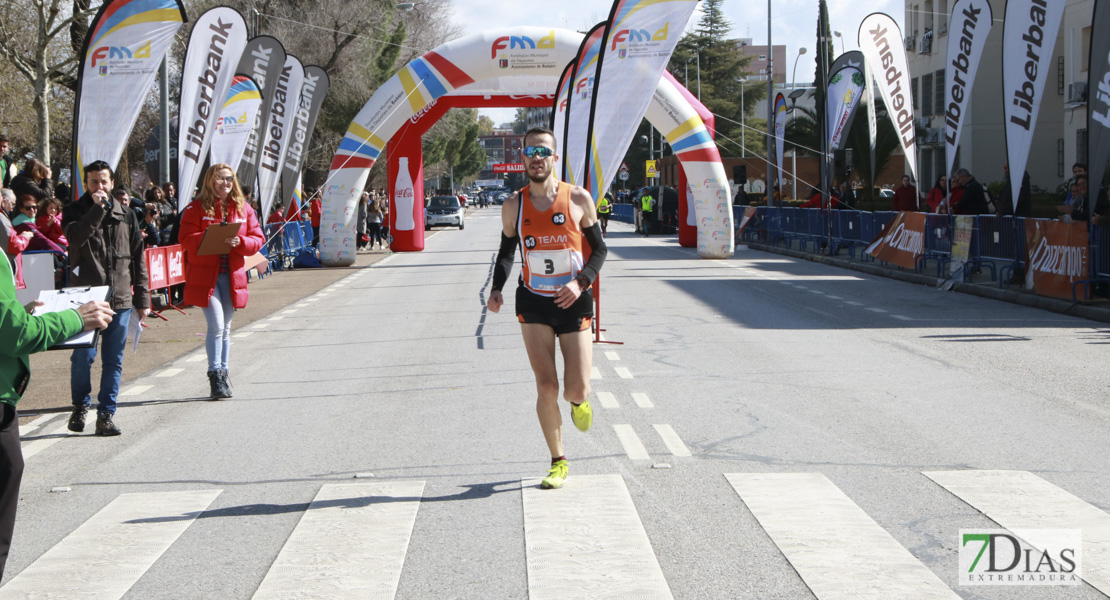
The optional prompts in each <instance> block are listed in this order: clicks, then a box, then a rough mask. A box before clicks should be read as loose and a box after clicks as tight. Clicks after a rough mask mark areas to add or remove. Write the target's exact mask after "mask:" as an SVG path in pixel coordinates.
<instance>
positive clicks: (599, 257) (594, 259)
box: [580, 223, 609, 284]
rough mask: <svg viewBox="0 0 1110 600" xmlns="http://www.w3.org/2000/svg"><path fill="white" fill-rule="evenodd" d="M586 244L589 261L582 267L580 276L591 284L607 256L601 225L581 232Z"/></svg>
mask: <svg viewBox="0 0 1110 600" xmlns="http://www.w3.org/2000/svg"><path fill="white" fill-rule="evenodd" d="M582 234H583V236H585V238H586V243H588V244H589V245H590V260H587V261H586V264H585V266H583V267H582V272H581V273H580V275H585V276H586V278H587V279H589V280H590V283H591V284H592V283H593V282H594V281H596V280H597V274H598V273H599V272H600V271H601V265H603V264H605V257H606V256H608V255H609V248H607V247H606V246H605V238H603V237H601V223H594V224H593V225H590V226H589V227H588V228H586V229H585V230H584V231H583V232H582Z"/></svg>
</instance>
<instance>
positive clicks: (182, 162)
mask: <svg viewBox="0 0 1110 600" xmlns="http://www.w3.org/2000/svg"><path fill="white" fill-rule="evenodd" d="M246 45H247V24H246V22H244V21H243V17H242V15H240V14H239V12H238V11H236V10H235V9H233V8H228V7H226V6H217V7H215V8H213V9H210V10H209V11H207V12H205V13H204V14H203V15H201V16H200V18H198V19H197V22H196V25H194V26H193V32H192V34H190V35H189V46H188V49H186V51H185V63H184V65H182V67H181V102H180V104H179V105H178V109H177V115H178V117H177V118H178V121H177V130H178V132H179V133H178V135H177V189H178V194H177V203H178V207H177V208H178V210H184V209H185V206H186V205H187V204H189V201H190V200H192V198H193V188H194V187H195V186H196V183H197V179H198V178H199V177H200V169H201V167H202V166H203V165H204V159H205V158H207V156H208V148H209V147H210V146H211V144H212V138H213V137H214V136H213V130H214V129H215V128H216V121H217V120H218V119H219V118H220V112H221V109H222V107H221V106H220V100H222V99H224V98H226V97H227V91H228V89H230V88H231V81H232V80H233V79H234V78H235V68H236V66H237V65H238V64H239V59H240V57H241V56H242V55H243V49H244V48H245V47H246Z"/></svg>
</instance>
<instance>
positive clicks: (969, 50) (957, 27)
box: [944, 0, 1020, 189]
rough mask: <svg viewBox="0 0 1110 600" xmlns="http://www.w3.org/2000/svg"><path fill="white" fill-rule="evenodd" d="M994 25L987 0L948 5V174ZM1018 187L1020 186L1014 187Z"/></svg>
mask: <svg viewBox="0 0 1110 600" xmlns="http://www.w3.org/2000/svg"><path fill="white" fill-rule="evenodd" d="M993 25H994V15H993V14H992V13H991V3H990V2H989V0H956V3H955V4H953V5H952V18H951V25H950V29H949V31H948V54H946V55H945V56H947V57H948V65H949V68H948V77H947V78H948V80H949V83H948V87H947V89H946V90H945V96H944V99H945V105H944V151H945V154H944V162H945V164H944V173H945V175H951V174H952V165H954V164H956V151H957V150H958V149H959V147H960V134H961V133H962V132H963V128H964V115H965V114H967V107H968V101H970V100H971V88H972V87H974V86H975V75H976V73H977V72H978V71H979V61H980V59H982V58H983V48H986V47H987V37H988V36H989V35H990V33H991V27H992V26H993ZM1016 189H1020V188H1016Z"/></svg>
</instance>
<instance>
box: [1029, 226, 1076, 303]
mask: <svg viewBox="0 0 1110 600" xmlns="http://www.w3.org/2000/svg"><path fill="white" fill-rule="evenodd" d="M1025 247H1026V252H1028V253H1029V256H1028V260H1027V262H1026V263H1025V264H1027V265H1029V268H1028V269H1027V270H1026V275H1025V287H1026V289H1031V290H1034V291H1035V292H1036V293H1038V294H1041V295H1044V296H1053V297H1055V298H1066V299H1070V298H1071V297H1072V296H1071V290H1072V285H1074V284H1075V282H1077V281H1081V280H1084V279H1087V276H1088V274H1089V273H1088V266H1087V261H1088V249H1089V247H1088V245H1087V223H1086V222H1083V221H1076V222H1072V223H1063V222H1060V221H1047V220H1042V219H1026V220H1025Z"/></svg>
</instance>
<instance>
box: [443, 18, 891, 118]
mask: <svg viewBox="0 0 1110 600" xmlns="http://www.w3.org/2000/svg"><path fill="white" fill-rule="evenodd" d="M610 6H611V4H610V2H608V1H606V0H558V1H557V2H551V3H547V2H538V3H537V2H506V1H505V0H454V12H455V14H454V19H455V21H456V22H459V23H462V24H463V25H464V26H465V27H466V28H467V29H468V30H470V31H480V30H482V29H489V28H492V27H506V26H513V25H534V26H539V27H547V26H555V27H564V28H567V29H577V30H579V31H585V30H587V29H589V28H590V27H592V26H593V25H595V24H597V23H598V22H600V21H603V20H604V19H606V18H607V17H608V16H609V8H610ZM828 6H829V23H830V25H831V26H832V29H833V30H834V31H840V32H841V33H842V34H843V36H842V37H841V38H839V39H837V40H836V42H835V46H836V51H837V53H839V52H840V51H841V44H843V47H844V50H853V49H856V48H858V46H859V45H858V44H857V43H856V32H857V31H858V30H859V24H860V22H862V21H863V19H864V17H866V16H867V15H869V14H871V13H873V12H885V13H887V14H889V15H890V16H892V17H894V20H895V21H896V22H898V23H902V22H903V21H904V19H903V15H904V13H905V2H904V0H867V1H860V0H828ZM724 10H725V16H727V17H728V19H729V20H730V21H732V27H733V29H732V35H733V37H749V38H752V43H754V44H766V43H767V2H766V0H725V2H724ZM698 16H699V13H695V14H694V17H693V19H692V21H691V22H692V23H696V22H697V19H698ZM771 17H772V18H771V35H772V43H774V44H776V45H779V44H783V45H786V52H787V61H788V63H789V67H788V71H792V70H793V67H794V60H795V58H796V57H797V52H798V48H801V47H806V48H808V49H809V53H808V54H805V55H803V56H802V57H801V59H799V60H798V63H797V64H798V67H797V78H798V81H799V82H801V81H810V80H812V79H813V70H814V65H815V63H814V61H813V58H814V41H813V36H814V32H815V30H816V29H817V0H773V1H772V15H771ZM788 77H789V75H788ZM513 112H514V111H513V110H511V109H506V110H501V111H483V113H488V114H490V116H492V117H493V118H494V122H495V123H502V122H504V121H507V120H511V118H512V115H513Z"/></svg>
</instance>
